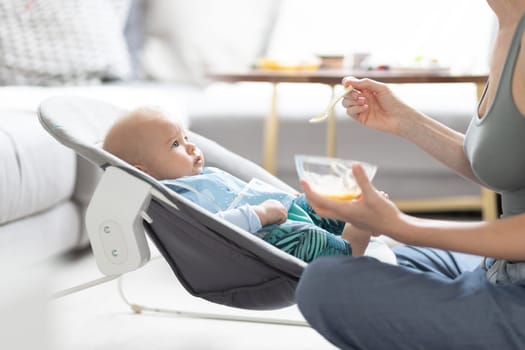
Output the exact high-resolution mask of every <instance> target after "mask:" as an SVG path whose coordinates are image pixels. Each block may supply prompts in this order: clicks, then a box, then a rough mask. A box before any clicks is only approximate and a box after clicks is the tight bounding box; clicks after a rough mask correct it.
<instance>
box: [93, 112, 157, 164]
mask: <svg viewBox="0 0 525 350" xmlns="http://www.w3.org/2000/svg"><path fill="white" fill-rule="evenodd" d="M158 118H165V114H164V112H163V111H161V110H160V109H158V108H153V107H140V108H137V109H134V110H132V111H130V112H127V113H125V114H124V115H122V117H120V118H119V119H118V120H117V121H116V122H115V124H113V126H112V127H111V128H110V129H109V131H108V132H107V134H106V136H105V138H104V142H103V144H102V148H103V149H104V150H106V151H108V152H109V153H111V154H113V155H115V156H117V157H119V158H120V159H122V160H124V161H126V162H128V163H129V164H131V165H136V164H145V162H147V157H146V156H145V154H144V152H143V145H144V144H145V143H146V142H148V137H149V136H150V135H147V134H146V132H145V131H144V130H145V129H144V128H143V126H145V125H147V124H148V123H149V122H151V121H153V120H156V119H158Z"/></svg>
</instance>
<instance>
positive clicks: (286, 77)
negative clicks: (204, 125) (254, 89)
mask: <svg viewBox="0 0 525 350" xmlns="http://www.w3.org/2000/svg"><path fill="white" fill-rule="evenodd" d="M207 76H208V78H209V79H212V80H215V81H223V82H231V83H234V82H241V81H250V82H271V83H322V84H329V85H336V84H340V83H341V81H342V79H343V77H345V76H354V77H356V78H370V79H374V80H377V81H380V82H383V83H389V84H407V83H476V84H480V83H485V82H486V81H487V78H488V76H487V75H486V74H481V73H480V74H477V73H473V74H470V73H465V74H462V73H454V72H450V71H448V70H446V71H400V70H361V71H352V70H344V69H319V70H315V71H291V72H284V71H271V70H263V69H253V70H243V71H224V72H221V71H217V72H211V73H209V74H208V75H207Z"/></svg>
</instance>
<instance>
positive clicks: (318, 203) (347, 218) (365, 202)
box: [301, 164, 403, 235]
mask: <svg viewBox="0 0 525 350" xmlns="http://www.w3.org/2000/svg"><path fill="white" fill-rule="evenodd" d="M352 172H353V174H354V176H355V179H356V181H357V184H358V185H359V187H360V188H361V195H360V196H359V197H358V198H357V199H355V200H353V201H342V200H334V199H329V198H326V197H323V196H322V195H320V194H319V193H317V192H315V191H314V190H313V189H312V188H311V187H310V185H309V184H308V182H307V181H306V180H301V185H302V186H303V189H304V192H305V194H306V197H307V198H308V202H309V203H310V205H311V206H312V207H313V208H314V210H315V212H316V213H317V214H319V215H320V216H324V217H330V218H334V219H338V220H341V221H344V222H348V223H351V224H352V225H354V226H356V227H358V228H359V229H361V230H366V231H370V232H377V233H384V234H387V235H390V234H391V233H393V232H395V231H398V230H400V232H402V229H401V226H402V225H403V220H402V217H403V214H402V213H401V211H399V209H398V208H397V207H396V206H395V205H394V203H393V202H391V201H390V200H389V199H388V198H387V197H388V196H386V195H385V194H384V193H383V192H381V191H378V190H377V189H375V188H374V186H373V185H372V184H371V183H370V181H369V180H368V177H367V176H366V173H365V171H364V169H363V167H362V166H361V165H360V164H355V165H354V166H352Z"/></svg>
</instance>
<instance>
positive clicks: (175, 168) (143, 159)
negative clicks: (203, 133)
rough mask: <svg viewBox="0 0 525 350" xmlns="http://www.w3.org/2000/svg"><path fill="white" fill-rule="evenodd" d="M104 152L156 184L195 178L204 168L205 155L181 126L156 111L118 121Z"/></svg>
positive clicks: (139, 111)
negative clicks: (177, 179)
mask: <svg viewBox="0 0 525 350" xmlns="http://www.w3.org/2000/svg"><path fill="white" fill-rule="evenodd" d="M102 148H103V149H105V150H106V151H108V152H110V153H112V154H113V155H115V156H117V157H119V158H120V159H122V160H125V161H126V162H128V163H129V164H131V165H133V166H134V167H136V168H138V169H140V170H142V171H144V172H146V173H148V174H149V175H151V176H152V177H154V178H156V179H157V180H163V179H176V178H179V177H182V176H189V175H196V174H198V173H200V172H201V171H202V167H203V166H204V156H203V155H202V152H201V151H200V150H199V149H198V148H197V147H196V146H195V144H193V143H191V142H189V140H188V137H187V135H186V130H184V128H183V126H182V124H181V123H180V122H178V121H175V120H173V119H169V118H167V117H166V116H165V115H164V113H163V112H161V111H160V110H157V109H153V108H139V109H136V110H133V111H131V112H129V113H127V114H126V115H124V116H123V117H122V118H120V119H119V120H117V122H116V123H115V124H114V125H113V126H112V127H111V129H110V130H109V131H108V133H107V135H106V137H105V138H104V144H103V146H102Z"/></svg>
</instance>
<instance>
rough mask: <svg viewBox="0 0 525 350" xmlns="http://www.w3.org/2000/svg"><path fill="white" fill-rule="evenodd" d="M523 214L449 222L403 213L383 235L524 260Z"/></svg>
mask: <svg viewBox="0 0 525 350" xmlns="http://www.w3.org/2000/svg"><path fill="white" fill-rule="evenodd" d="M524 227H525V214H520V215H515V216H512V217H508V218H504V219H500V220H495V221H484V222H452V221H438V220H429V219H420V218H416V217H412V216H408V215H403V217H402V218H401V219H400V221H399V222H398V223H396V224H394V225H392V228H391V229H388V230H387V232H385V234H386V235H388V236H391V237H392V238H394V239H396V240H398V241H400V242H403V243H405V244H410V245H418V246H426V247H434V248H440V249H445V250H453V251H457V252H463V253H470V254H477V255H481V256H490V257H493V258H498V259H505V260H511V261H525V231H524V229H523V228H524Z"/></svg>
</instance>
